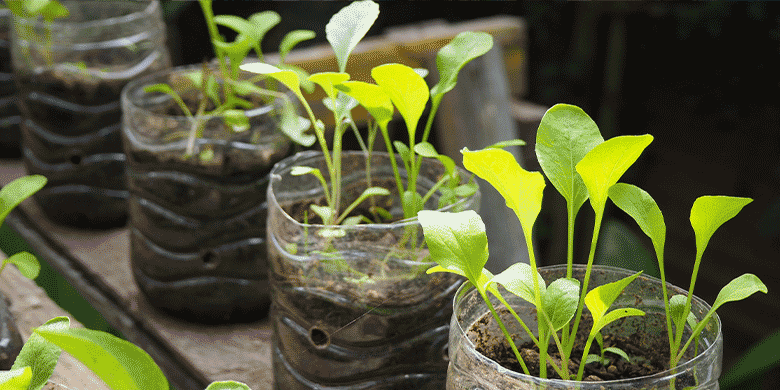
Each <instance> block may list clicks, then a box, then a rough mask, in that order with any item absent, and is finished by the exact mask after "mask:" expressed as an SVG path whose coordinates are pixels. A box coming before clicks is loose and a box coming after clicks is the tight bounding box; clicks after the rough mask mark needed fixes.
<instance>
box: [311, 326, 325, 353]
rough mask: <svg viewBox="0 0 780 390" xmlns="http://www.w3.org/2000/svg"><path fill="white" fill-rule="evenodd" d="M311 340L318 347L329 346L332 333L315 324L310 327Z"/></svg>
mask: <svg viewBox="0 0 780 390" xmlns="http://www.w3.org/2000/svg"><path fill="white" fill-rule="evenodd" d="M309 341H311V343H312V344H313V345H314V346H315V347H317V348H327V347H328V346H329V345H330V335H329V334H328V332H326V331H324V330H322V329H320V328H318V327H316V326H315V327H313V328H311V329H309Z"/></svg>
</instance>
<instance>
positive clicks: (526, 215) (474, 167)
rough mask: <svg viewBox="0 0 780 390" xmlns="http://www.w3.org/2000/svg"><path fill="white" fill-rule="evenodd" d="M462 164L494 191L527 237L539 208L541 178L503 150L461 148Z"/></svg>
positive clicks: (541, 187) (542, 185)
mask: <svg viewBox="0 0 780 390" xmlns="http://www.w3.org/2000/svg"><path fill="white" fill-rule="evenodd" d="M461 153H462V154H463V166H464V167H466V169H468V170H469V171H471V172H472V173H474V174H475V175H477V176H479V177H481V178H482V179H484V180H485V181H487V182H488V183H490V184H491V185H492V186H493V187H495V188H496V190H498V192H499V193H500V194H501V196H503V197H504V200H505V201H506V205H507V207H509V208H510V209H512V211H514V212H515V214H516V215H517V218H518V219H519V220H520V223H521V225H522V227H523V231H524V233H525V234H526V235H527V237H530V234H531V229H532V228H533V225H534V222H535V221H536V217H537V216H538V215H539V212H540V211H541V210H542V194H543V191H544V186H545V183H544V177H543V176H542V174H541V173H539V172H528V171H526V170H525V169H523V168H522V167H520V164H518V163H517V160H515V157H514V156H513V155H512V153H509V152H507V151H506V150H503V149H495V148H493V149H484V150H478V151H474V152H471V151H469V150H468V149H465V148H464V149H463V150H461Z"/></svg>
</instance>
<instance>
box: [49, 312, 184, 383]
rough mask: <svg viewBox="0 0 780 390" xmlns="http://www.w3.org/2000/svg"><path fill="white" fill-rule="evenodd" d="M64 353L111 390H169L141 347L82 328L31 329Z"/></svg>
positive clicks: (163, 377) (163, 376) (157, 368)
mask: <svg viewBox="0 0 780 390" xmlns="http://www.w3.org/2000/svg"><path fill="white" fill-rule="evenodd" d="M34 332H35V334H37V335H40V336H41V337H43V338H44V339H46V340H47V341H49V342H50V343H53V344H55V345H57V346H59V347H60V348H62V349H63V350H65V351H67V352H68V353H69V354H71V355H72V356H73V357H75V358H76V359H78V360H79V361H81V362H82V363H84V365H85V366H87V368H89V369H90V370H91V371H92V372H94V373H95V375H97V376H98V377H100V379H102V380H103V381H104V382H105V383H106V384H107V385H108V386H109V387H111V388H114V389H120V388H121V389H128V390H132V389H138V390H155V389H159V390H168V387H169V386H168V381H167V380H166V379H165V375H163V373H162V371H161V370H160V368H159V367H158V366H157V364H156V363H155V362H154V360H152V358H151V357H150V356H149V354H147V353H146V352H144V350H142V349H141V348H138V347H137V346H135V345H133V344H132V343H130V342H128V341H125V340H122V339H120V338H118V337H116V336H114V335H111V334H108V333H105V332H100V331H96V330H92V329H83V328H51V327H41V328H37V329H35V330H34Z"/></svg>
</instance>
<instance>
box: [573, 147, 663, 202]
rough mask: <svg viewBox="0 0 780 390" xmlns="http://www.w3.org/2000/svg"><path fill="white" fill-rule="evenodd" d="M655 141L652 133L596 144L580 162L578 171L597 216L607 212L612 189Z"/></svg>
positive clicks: (577, 167)
mask: <svg viewBox="0 0 780 390" xmlns="http://www.w3.org/2000/svg"><path fill="white" fill-rule="evenodd" d="M651 142H653V136H652V135H650V134H645V135H624V136H619V137H614V138H611V139H609V140H607V141H604V142H603V143H601V144H599V145H596V146H595V147H594V148H593V149H592V150H591V151H590V152H588V154H586V155H585V157H583V158H582V160H580V162H579V163H577V166H576V169H577V172H578V173H579V174H580V176H581V177H582V180H583V182H584V183H585V187H586V188H587V189H588V196H589V197H590V204H591V206H593V210H594V211H596V213H597V214H599V213H602V212H603V211H604V206H605V205H606V203H607V196H608V194H609V193H608V191H609V188H610V187H612V186H613V185H614V184H615V183H617V182H618V180H620V177H621V176H623V174H624V173H625V172H626V171H627V170H628V168H629V167H630V166H631V165H632V164H633V163H634V162H635V161H636V160H637V159H638V158H639V155H640V154H642V151H644V150H645V148H646V147H647V145H650V143H651Z"/></svg>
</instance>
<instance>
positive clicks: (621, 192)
mask: <svg viewBox="0 0 780 390" xmlns="http://www.w3.org/2000/svg"><path fill="white" fill-rule="evenodd" d="M609 198H610V199H611V200H612V202H613V203H615V205H616V206H617V207H619V208H620V209H621V210H623V211H624V212H625V213H626V214H628V215H630V216H631V218H633V219H634V221H636V223H637V225H639V228H640V229H642V231H643V232H644V233H645V234H647V236H648V237H650V239H651V240H652V241H653V247H655V253H656V256H657V257H658V259H659V260H661V259H663V254H664V243H665V242H666V223H664V216H663V214H662V213H661V209H660V208H659V207H658V204H656V203H655V200H653V198H652V197H651V196H650V194H648V193H647V192H645V191H644V190H642V189H641V188H639V187H637V186H634V185H631V184H625V183H617V184H615V185H613V186H612V187H611V188H610V189H609Z"/></svg>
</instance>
